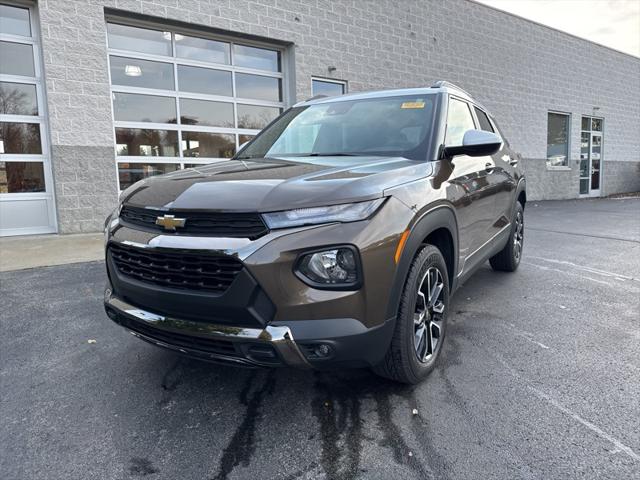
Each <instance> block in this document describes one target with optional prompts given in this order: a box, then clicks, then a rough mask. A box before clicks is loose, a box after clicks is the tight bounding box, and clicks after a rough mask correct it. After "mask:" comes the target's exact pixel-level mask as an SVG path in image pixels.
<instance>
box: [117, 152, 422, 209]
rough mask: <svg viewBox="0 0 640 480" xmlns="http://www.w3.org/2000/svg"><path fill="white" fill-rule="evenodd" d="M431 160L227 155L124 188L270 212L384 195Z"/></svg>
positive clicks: (189, 205) (157, 198) (152, 200)
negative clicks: (229, 157)
mask: <svg viewBox="0 0 640 480" xmlns="http://www.w3.org/2000/svg"><path fill="white" fill-rule="evenodd" d="M430 172H431V165H430V163H427V162H416V161H414V160H407V159H406V158H399V157H380V156H375V157H374V156H371V157H365V156H357V157H278V158H271V157H269V158H264V159H254V160H250V161H247V160H225V161H221V162H217V163H213V164H209V165H202V166H198V167H197V168H190V169H186V170H179V171H177V172H173V173H170V174H167V175H161V176H158V177H150V178H148V179H145V180H143V181H141V182H138V183H136V184H134V185H133V186H131V187H130V188H129V189H127V190H125V191H124V194H123V201H124V203H126V204H129V205H135V206H140V207H151V208H159V209H206V210H217V211H251V212H269V211H277V210H288V209H293V208H301V207H311V206H320V205H331V204H338V203H348V202H353V201H362V200H367V199H373V198H378V197H380V196H382V193H383V191H384V190H385V189H386V188H390V187H392V186H395V185H399V184H402V183H406V182H409V181H412V180H415V179H417V178H421V177H425V176H427V175H429V174H430Z"/></svg>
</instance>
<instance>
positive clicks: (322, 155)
mask: <svg viewBox="0 0 640 480" xmlns="http://www.w3.org/2000/svg"><path fill="white" fill-rule="evenodd" d="M302 156H303V157H359V156H360V155H359V154H357V153H343V152H327V153H324V152H322V153H318V152H313V153H308V154H306V155H302Z"/></svg>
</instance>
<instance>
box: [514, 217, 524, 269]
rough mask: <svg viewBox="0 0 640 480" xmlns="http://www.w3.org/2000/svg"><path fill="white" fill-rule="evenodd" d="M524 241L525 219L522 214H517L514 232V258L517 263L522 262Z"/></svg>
mask: <svg viewBox="0 0 640 480" xmlns="http://www.w3.org/2000/svg"><path fill="white" fill-rule="evenodd" d="M523 241H524V219H523V218H522V212H518V213H517V214H516V226H515V231H514V232H513V256H514V258H515V259H516V261H518V260H520V255H521V254H522V243H523Z"/></svg>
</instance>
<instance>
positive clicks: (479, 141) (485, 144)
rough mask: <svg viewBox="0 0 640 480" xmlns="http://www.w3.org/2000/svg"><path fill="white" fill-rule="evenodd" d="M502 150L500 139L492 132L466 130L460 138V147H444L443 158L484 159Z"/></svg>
mask: <svg viewBox="0 0 640 480" xmlns="http://www.w3.org/2000/svg"><path fill="white" fill-rule="evenodd" d="M501 148H502V138H500V136H499V135H496V134H495V133H492V132H486V131H484V130H467V131H466V132H465V134H464V137H463V138H462V145H455V146H450V147H444V152H443V153H444V157H445V158H452V157H455V156H456V155H469V156H470V157H484V156H487V155H493V154H494V153H496V152H498V151H499V150H500V149H501Z"/></svg>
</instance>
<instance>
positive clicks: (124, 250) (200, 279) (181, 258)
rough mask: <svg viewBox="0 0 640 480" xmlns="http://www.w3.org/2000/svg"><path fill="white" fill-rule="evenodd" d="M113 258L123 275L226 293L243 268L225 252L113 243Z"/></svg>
mask: <svg viewBox="0 0 640 480" xmlns="http://www.w3.org/2000/svg"><path fill="white" fill-rule="evenodd" d="M109 252H110V253H111V258H112V259H113V262H114V263H115V265H116V267H117V269H118V271H119V272H120V273H121V274H122V275H126V276H128V277H131V278H134V279H136V280H140V281H142V282H146V283H153V284H155V285H160V286H163V287H171V288H179V289H187V290H205V291H209V292H216V293H223V292H225V291H226V290H227V288H229V286H230V285H231V283H232V282H233V280H234V279H235V278H236V276H237V275H238V273H240V271H241V270H242V268H243V265H242V262H240V261H239V260H237V259H235V258H233V257H229V256H223V255H207V254H200V253H191V252H166V251H157V250H155V249H145V248H136V247H131V246H129V245H123V244H116V243H113V244H111V245H110V246H109Z"/></svg>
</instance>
